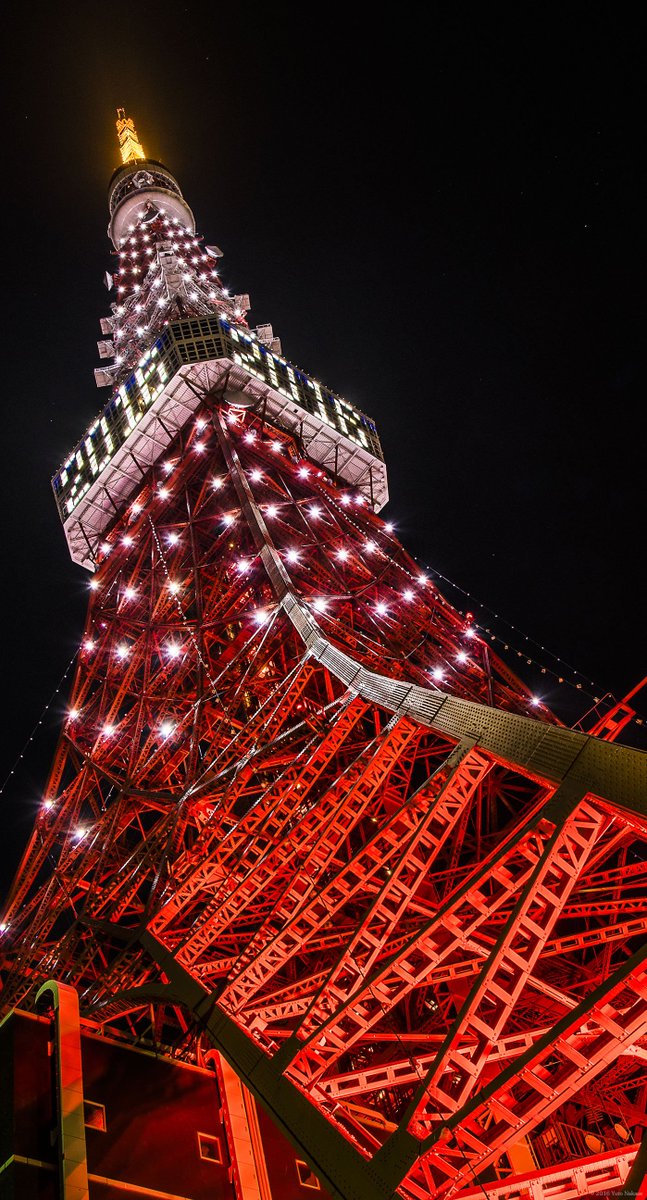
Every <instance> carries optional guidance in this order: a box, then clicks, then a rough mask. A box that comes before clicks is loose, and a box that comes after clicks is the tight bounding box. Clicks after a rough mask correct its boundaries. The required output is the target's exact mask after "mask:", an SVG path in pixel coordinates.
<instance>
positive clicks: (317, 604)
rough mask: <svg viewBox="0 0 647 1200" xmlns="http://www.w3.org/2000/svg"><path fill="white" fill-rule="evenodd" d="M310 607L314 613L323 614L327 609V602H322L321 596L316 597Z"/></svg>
mask: <svg viewBox="0 0 647 1200" xmlns="http://www.w3.org/2000/svg"><path fill="white" fill-rule="evenodd" d="M312 607H313V608H314V610H315V612H325V611H326V609H327V607H328V601H327V600H324V598H323V596H317V597H316V599H315V600H313V602H312Z"/></svg>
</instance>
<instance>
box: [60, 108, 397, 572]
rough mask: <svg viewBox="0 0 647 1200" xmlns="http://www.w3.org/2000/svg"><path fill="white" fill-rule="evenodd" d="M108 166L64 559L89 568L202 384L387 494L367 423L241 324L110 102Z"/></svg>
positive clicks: (188, 222) (321, 460) (64, 502)
mask: <svg viewBox="0 0 647 1200" xmlns="http://www.w3.org/2000/svg"><path fill="white" fill-rule="evenodd" d="M116 124H117V135H118V139H119V150H120V155H121V159H122V162H121V165H120V166H119V167H117V169H116V171H115V172H114V174H113V176H112V179H111V180H110V185H109V189H108V203H109V209H110V224H109V226H108V234H109V236H110V239H111V241H112V244H113V247H114V251H115V256H114V257H115V262H114V265H113V267H112V268H111V271H110V272H107V273H106V285H107V287H108V290H109V291H110V293H111V295H112V296H113V297H114V298H113V300H112V303H111V305H110V314H109V315H108V316H106V317H103V318H102V319H101V322H100V324H101V332H102V334H103V337H102V338H101V340H100V341H99V342H98V343H97V345H98V349H99V355H100V357H101V359H103V360H104V362H103V364H102V366H101V367H98V368H97V369H96V370H95V373H94V374H95V380H96V383H97V386H98V387H110V389H111V396H110V399H109V401H108V403H107V404H106V405H105V407H104V409H103V411H102V412H101V413H99V415H98V416H97V419H96V420H95V421H94V423H93V424H92V425H91V426H90V428H89V429H88V430H87V431H86V433H85V435H84V437H83V438H82V439H81V441H80V442H79V443H78V445H77V446H76V447H75V448H74V450H73V451H72V453H71V454H70V456H69V458H68V459H67V461H66V462H65V463H64V464H63V466H62V468H61V469H60V471H59V472H58V473H57V474H56V475H55V477H54V479H53V480H52V486H53V488H54V495H55V497H56V502H57V505H58V510H59V514H60V516H61V520H62V521H63V526H64V529H65V533H66V536H67V540H68V545H69V547H70V551H71V554H72V557H73V559H74V561H75V562H78V563H82V564H83V565H84V566H86V567H88V568H90V569H91V570H92V569H94V568H95V567H96V565H97V563H98V562H99V560H100V558H101V553H102V551H101V546H102V543H103V539H104V536H105V533H106V531H107V530H108V529H109V527H110V526H111V524H112V523H113V522H114V520H115V519H116V518H118V516H119V514H120V513H121V512H122V511H123V507H124V505H125V504H126V503H127V502H128V499H129V497H130V496H131V495H132V493H133V492H134V490H135V488H136V487H138V486H139V483H140V480H141V477H142V473H143V472H145V471H146V469H147V468H149V467H151V466H153V465H154V464H155V463H156V462H157V460H158V459H159V458H160V456H161V455H162V454H164V453H165V451H166V448H167V447H168V445H169V444H170V441H171V440H172V439H173V438H174V437H175V435H176V433H177V432H179V430H180V429H182V428H183V427H184V425H185V423H186V422H187V421H188V419H189V417H190V416H191V414H192V412H193V411H194V410H195V408H196V406H197V405H198V404H199V402H200V399H201V397H202V396H204V394H205V393H207V392H209V393H210V394H216V395H219V396H221V397H222V400H223V403H225V404H226V405H229V406H231V407H239V408H250V409H256V410H258V411H259V412H262V413H263V416H264V417H266V418H267V420H268V421H271V422H272V423H273V424H274V425H276V426H278V427H279V428H281V429H284V430H286V431H287V432H290V433H292V434H293V435H294V436H295V437H296V438H297V440H298V446H299V448H300V452H301V453H302V454H303V456H304V457H307V458H308V459H310V460H311V461H312V462H315V463H317V464H318V465H319V466H320V467H322V468H323V469H324V471H326V472H327V473H328V475H329V476H330V478H331V479H332V481H333V482H335V483H337V482H339V483H342V484H347V485H348V484H349V485H352V486H353V487H356V488H357V489H358V490H359V491H360V492H361V493H363V495H364V497H365V499H366V500H367V501H368V502H369V503H370V505H371V507H372V508H374V509H375V510H376V511H378V510H379V509H380V508H381V507H382V506H383V505H384V504H385V503H386V501H387V499H388V489H387V481H386V468H385V466H384V458H383V455H382V449H381V446H380V442H379V438H378V435H377V431H376V428H375V425H374V424H373V422H372V421H371V419H370V418H369V417H367V416H366V414H365V413H363V412H361V411H360V410H359V409H358V408H356V406H355V405H354V404H351V403H350V402H349V401H348V400H345V399H343V398H342V397H341V396H338V395H336V394H335V393H334V392H331V391H330V390H329V389H328V388H325V387H324V386H323V385H322V384H321V383H319V382H318V381H317V380H316V379H312V378H311V377H310V376H308V375H306V373H305V372H304V371H302V370H300V369H299V368H297V367H295V366H293V365H292V364H291V363H289V362H287V361H286V360H285V359H284V358H283V356H282V350H281V344H280V342H279V340H278V338H275V337H274V333H273V330H272V326H271V325H269V324H264V325H259V326H257V327H256V329H250V327H249V325H248V323H247V320H246V313H247V312H248V310H249V307H250V302H249V296H247V295H245V294H243V295H231V294H230V292H229V290H228V288H226V287H225V286H223V283H222V281H221V278H220V263H219V260H220V258H221V257H222V251H221V250H219V249H218V247H217V246H207V245H204V244H203V241H202V239H201V238H200V237H199V236H198V235H197V234H196V227H195V220H194V217H193V213H192V212H191V209H190V208H189V206H188V204H187V203H186V201H185V199H184V197H183V195H182V192H181V190H180V186H179V184H178V182H177V180H176V179H175V178H174V176H173V175H172V174H171V172H170V171H168V170H167V168H166V167H165V166H164V165H163V164H162V163H160V162H157V161H156V160H155V159H151V158H147V157H146V155H145V153H144V149H143V147H142V144H141V142H140V140H139V137H138V136H137V131H136V129H135V124H134V121H133V119H132V117H128V116H126V114H125V111H124V109H121V108H120V109H118V113H117V123H116Z"/></svg>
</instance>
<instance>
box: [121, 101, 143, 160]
mask: <svg viewBox="0 0 647 1200" xmlns="http://www.w3.org/2000/svg"><path fill="white" fill-rule="evenodd" d="M116 125H117V136H118V138H119V152H120V154H121V161H122V163H123V164H124V166H125V165H126V163H129V162H136V161H137V159H140V158H146V155H145V154H144V150H143V148H142V144H141V142H140V140H139V138H138V137H137V130H136V129H135V122H134V121H133V119H132V117H127V116H126V111H125V109H123V108H118V109H117V121H116Z"/></svg>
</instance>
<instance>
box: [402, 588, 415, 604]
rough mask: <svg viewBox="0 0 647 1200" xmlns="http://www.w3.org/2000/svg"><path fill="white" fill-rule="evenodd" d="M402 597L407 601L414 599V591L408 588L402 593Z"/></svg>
mask: <svg viewBox="0 0 647 1200" xmlns="http://www.w3.org/2000/svg"><path fill="white" fill-rule="evenodd" d="M402 599H403V600H407V601H410V600H413V592H412V591H411V589H410V588H407V590H406V592H403V593H402Z"/></svg>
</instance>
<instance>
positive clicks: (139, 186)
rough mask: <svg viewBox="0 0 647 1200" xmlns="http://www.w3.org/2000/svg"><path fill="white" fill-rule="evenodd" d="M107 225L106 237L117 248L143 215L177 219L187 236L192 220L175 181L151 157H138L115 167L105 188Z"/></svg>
mask: <svg viewBox="0 0 647 1200" xmlns="http://www.w3.org/2000/svg"><path fill="white" fill-rule="evenodd" d="M108 205H109V209H110V224H109V225H108V236H109V237H110V239H111V241H112V244H113V246H114V247H115V249H119V247H120V246H121V245H122V243H123V241H124V239H125V238H126V237H127V236H128V233H129V231H130V226H134V225H135V224H136V222H137V221H140V220H141V219H142V217H143V216H145V214H146V213H147V212H149V213H150V214H151V216H154V215H155V213H157V212H163V213H166V214H167V215H168V216H170V217H177V218H178V220H180V221H181V222H182V224H183V225H184V226H186V228H187V229H190V230H191V233H194V232H195V219H194V216H193V213H192V212H191V209H190V208H189V206H188V204H187V202H186V200H185V199H184V197H183V195H182V192H181V191H180V186H179V184H178V182H177V180H176V179H174V177H173V176H172V175H171V172H170V171H167V169H166V167H165V166H163V165H162V163H159V162H156V161H155V159H152V158H138V159H136V160H134V161H131V162H127V163H124V165H123V166H121V167H118V168H117V170H116V171H115V173H114V175H113V176H112V179H111V180H110V186H109V189H108Z"/></svg>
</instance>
